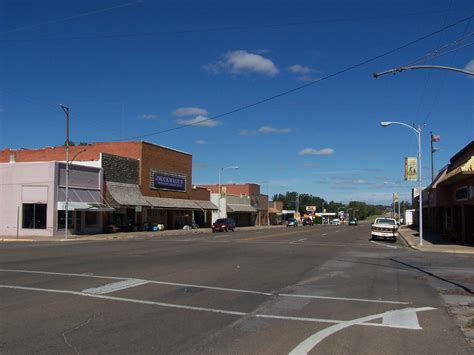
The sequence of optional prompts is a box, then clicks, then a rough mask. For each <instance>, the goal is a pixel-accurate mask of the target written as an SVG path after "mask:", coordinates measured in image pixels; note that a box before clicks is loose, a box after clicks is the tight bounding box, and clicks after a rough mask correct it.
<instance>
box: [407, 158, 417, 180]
mask: <svg viewBox="0 0 474 355" xmlns="http://www.w3.org/2000/svg"><path fill="white" fill-rule="evenodd" d="M417 162H418V161H417V158H415V157H406V158H405V180H407V181H417V180H418V167H417Z"/></svg>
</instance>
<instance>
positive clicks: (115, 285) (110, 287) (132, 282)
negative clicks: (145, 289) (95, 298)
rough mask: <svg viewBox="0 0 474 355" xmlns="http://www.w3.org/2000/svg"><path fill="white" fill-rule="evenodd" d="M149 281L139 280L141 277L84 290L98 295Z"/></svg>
mask: <svg viewBox="0 0 474 355" xmlns="http://www.w3.org/2000/svg"><path fill="white" fill-rule="evenodd" d="M147 283H148V281H146V280H139V279H127V280H123V281H117V282H113V283H111V284H107V285H103V286H99V287H94V288H87V289H85V290H82V292H85V293H93V294H96V295H105V294H106V293H112V292H115V291H120V290H125V289H127V288H131V287H136V286H140V285H145V284H147Z"/></svg>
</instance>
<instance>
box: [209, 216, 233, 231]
mask: <svg viewBox="0 0 474 355" xmlns="http://www.w3.org/2000/svg"><path fill="white" fill-rule="evenodd" d="M234 230H235V221H234V220H233V219H232V218H219V219H217V220H216V221H215V222H214V223H212V232H213V233H214V232H228V231H232V232H233V231H234Z"/></svg>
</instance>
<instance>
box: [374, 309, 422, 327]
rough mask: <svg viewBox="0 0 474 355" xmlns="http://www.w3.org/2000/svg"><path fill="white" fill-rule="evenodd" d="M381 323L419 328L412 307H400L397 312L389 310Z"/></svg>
mask: <svg viewBox="0 0 474 355" xmlns="http://www.w3.org/2000/svg"><path fill="white" fill-rule="evenodd" d="M382 323H383V324H385V325H390V326H401V327H404V328H407V329H421V327H420V323H418V317H417V316H416V310H414V309H410V308H407V309H402V310H400V311H397V312H390V313H387V314H385V315H384V316H383V318H382Z"/></svg>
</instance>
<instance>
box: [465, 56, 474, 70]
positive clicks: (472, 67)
mask: <svg viewBox="0 0 474 355" xmlns="http://www.w3.org/2000/svg"><path fill="white" fill-rule="evenodd" d="M464 70H467V71H470V72H473V73H474V59H472V60H470V61H469V63H467V64H466V66H465V67H464Z"/></svg>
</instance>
